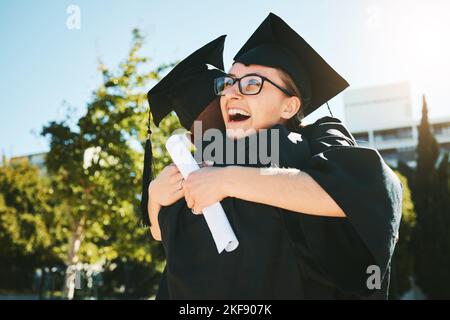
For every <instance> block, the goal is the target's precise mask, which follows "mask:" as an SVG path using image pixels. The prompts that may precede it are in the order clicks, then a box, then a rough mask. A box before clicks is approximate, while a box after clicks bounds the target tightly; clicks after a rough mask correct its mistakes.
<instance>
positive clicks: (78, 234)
mask: <svg viewBox="0 0 450 320" xmlns="http://www.w3.org/2000/svg"><path fill="white" fill-rule="evenodd" d="M85 220H86V219H85V217H84V216H82V217H81V218H80V219H79V220H78V223H77V225H76V227H75V229H74V230H73V232H72V239H71V241H70V247H69V255H68V257H67V263H66V265H67V269H66V277H65V279H64V297H65V298H66V299H68V300H72V299H73V297H74V295H75V289H76V288H75V284H76V283H75V280H76V276H77V269H76V264H77V262H78V251H79V250H80V246H81V242H82V241H83V238H84V223H85Z"/></svg>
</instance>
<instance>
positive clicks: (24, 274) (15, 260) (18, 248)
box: [0, 160, 58, 290]
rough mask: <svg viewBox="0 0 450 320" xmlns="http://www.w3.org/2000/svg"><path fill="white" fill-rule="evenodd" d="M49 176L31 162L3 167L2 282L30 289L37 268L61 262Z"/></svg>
mask: <svg viewBox="0 0 450 320" xmlns="http://www.w3.org/2000/svg"><path fill="white" fill-rule="evenodd" d="M52 194H53V189H52V188H51V186H50V184H49V181H48V179H45V177H42V176H40V174H39V170H38V168H37V167H35V166H31V165H29V163H28V161H22V162H19V163H15V164H14V165H13V164H9V163H7V162H6V160H4V161H3V164H2V166H1V167H0V279H1V280H0V282H1V286H2V287H3V288H8V289H16V290H17V289H27V288H28V289H29V288H30V284H31V279H32V273H33V271H34V269H35V268H37V267H41V266H42V265H44V264H51V263H54V262H58V259H57V256H56V254H55V253H54V251H53V247H54V245H55V244H56V241H55V239H54V237H53V234H52V230H53V226H55V225H57V216H56V213H55V212H54V211H53V210H52V207H53V203H52V200H51V198H52Z"/></svg>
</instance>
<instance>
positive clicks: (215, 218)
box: [166, 134, 239, 253]
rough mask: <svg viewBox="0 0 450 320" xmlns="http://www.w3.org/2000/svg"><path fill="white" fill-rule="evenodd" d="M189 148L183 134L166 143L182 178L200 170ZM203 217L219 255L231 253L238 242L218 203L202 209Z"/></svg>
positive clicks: (189, 144) (189, 143)
mask: <svg viewBox="0 0 450 320" xmlns="http://www.w3.org/2000/svg"><path fill="white" fill-rule="evenodd" d="M189 146H191V142H190V141H189V139H188V138H187V137H186V136H185V135H183V134H175V135H173V136H171V137H170V138H169V139H168V140H167V143H166V148H167V151H168V152H169V154H170V156H171V158H172V160H173V162H174V163H175V165H176V166H177V167H178V170H180V172H181V175H182V176H183V177H184V178H187V176H188V175H189V174H190V173H191V172H193V171H195V170H198V169H199V168H200V167H199V166H198V164H197V162H196V161H195V159H194V157H193V156H192V154H191V152H190V151H189ZM203 216H204V217H205V220H206V223H207V225H208V227H209V230H210V231H211V234H212V237H213V239H214V242H215V243H216V247H217V251H218V252H219V253H221V252H222V251H223V250H224V249H225V251H227V252H231V251H233V250H235V249H236V248H237V247H238V245H239V241H238V240H237V238H236V235H235V234H234V231H233V229H232V228H231V225H230V222H229V221H228V219H227V216H226V214H225V212H224V211H223V208H222V205H221V204H220V203H219V202H216V203H214V204H212V205H211V206H209V207H207V208H204V209H203Z"/></svg>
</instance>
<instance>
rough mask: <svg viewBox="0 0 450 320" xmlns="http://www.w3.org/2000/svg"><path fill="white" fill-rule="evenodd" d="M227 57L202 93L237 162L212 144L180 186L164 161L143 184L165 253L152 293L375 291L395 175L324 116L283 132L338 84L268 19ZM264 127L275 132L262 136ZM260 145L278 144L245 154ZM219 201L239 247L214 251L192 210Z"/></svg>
mask: <svg viewBox="0 0 450 320" xmlns="http://www.w3.org/2000/svg"><path fill="white" fill-rule="evenodd" d="M234 60H235V62H234V64H233V66H232V68H231V69H230V71H229V73H228V74H221V75H219V76H218V77H216V78H215V80H214V90H215V93H216V94H217V95H220V111H221V114H222V117H223V122H224V125H225V129H226V136H227V137H226V141H227V142H229V141H232V142H235V143H236V144H239V143H241V142H243V143H244V145H246V146H247V147H246V149H245V151H244V154H243V155H242V156H243V158H244V159H245V161H244V162H243V163H239V165H236V162H235V160H236V158H235V157H231V159H232V160H231V161H229V158H228V157H227V153H229V151H230V150H229V149H228V148H224V150H222V151H224V154H223V157H224V158H223V159H224V161H223V162H221V163H224V165H219V164H217V163H216V164H214V166H213V167H206V168H202V169H200V170H197V171H195V172H193V173H191V174H190V175H189V176H188V177H187V179H186V180H185V181H184V182H183V183H181V184H180V183H179V181H180V179H181V177H180V173H179V172H178V170H177V168H176V167H174V166H169V167H166V168H165V169H164V170H163V172H162V173H161V174H160V176H158V177H157V178H156V179H155V180H153V181H152V183H151V184H150V187H149V189H148V194H149V199H150V200H149V202H148V208H149V213H150V220H151V221H152V234H153V236H154V237H155V238H156V239H158V240H162V241H163V245H164V248H165V251H166V257H167V264H166V268H165V270H164V274H163V277H162V279H161V285H160V290H159V294H158V298H159V299H171V298H172V299H282V298H285V299H300V298H305V299H314V298H316V299H317V298H322V299H339V298H365V297H371V298H386V297H387V290H388V284H389V270H390V259H391V256H392V253H393V250H394V247H395V241H396V237H397V232H398V227H399V220H400V215H401V198H402V196H401V184H400V182H399V180H398V179H397V177H396V176H395V174H394V173H393V172H392V171H391V170H390V169H389V167H388V166H387V165H386V164H385V163H384V162H383V160H382V159H381V157H380V156H379V154H378V153H377V151H376V150H372V149H368V148H360V147H358V146H357V144H356V142H355V140H354V138H353V136H352V135H351V134H350V133H349V132H348V130H347V129H346V128H345V127H344V126H343V124H342V123H341V122H340V121H339V120H338V119H336V118H331V117H324V118H322V119H319V120H318V121H316V122H315V123H314V124H311V125H307V126H303V127H302V126H296V127H294V128H293V129H294V130H292V131H294V132H292V131H291V130H289V129H288V127H287V126H288V124H289V123H290V124H291V125H292V121H294V123H297V124H299V121H298V120H300V119H301V117H302V116H306V115H308V114H310V113H311V112H313V111H314V110H316V109H317V108H319V107H320V106H321V105H322V104H323V103H325V102H326V101H328V100H329V99H331V98H333V97H334V96H335V95H337V94H338V93H340V92H341V91H343V90H344V89H345V88H346V87H347V86H348V83H347V82H346V81H345V80H344V79H343V78H342V77H341V76H340V75H339V74H337V73H336V72H335V71H334V70H333V69H332V68H331V67H330V66H329V65H328V64H327V63H326V62H325V61H324V60H323V59H322V58H321V57H320V56H319V55H318V54H317V53H316V52H315V51H314V50H313V49H312V48H311V47H310V46H309V45H308V44H307V43H306V42H305V41H304V40H303V39H302V38H301V37H300V36H299V35H298V34H297V33H296V32H295V31H294V30H292V29H291V28H290V27H289V26H288V25H287V24H286V23H285V22H284V21H283V20H282V19H281V18H279V17H277V16H275V15H274V14H270V15H269V16H268V17H267V18H266V20H264V22H263V23H262V24H261V25H260V26H259V27H258V29H257V30H256V31H255V33H254V34H253V35H252V36H251V37H250V39H249V40H248V41H247V42H246V44H245V45H244V46H243V47H242V49H241V50H240V51H239V52H238V53H237V54H236V56H235V58H234ZM179 76H180V77H182V75H179ZM212 85H213V82H212V81H211V83H210V84H206V83H205V85H204V88H203V90H202V92H207V91H208V90H209V88H210V86H212ZM187 92H189V94H190V95H193V96H194V95H195V94H196V91H195V90H193V88H189V89H188V88H185V91H184V94H187ZM171 96H172V97H173V96H174V93H173V92H172V93H171ZM188 105H190V104H186V106H185V107H186V108H187V106H188ZM291 119H294V120H291ZM264 130H268V131H270V133H271V134H273V133H275V132H276V133H277V134H276V135H271V139H269V140H268V141H264V140H263V139H261V137H262V135H261V133H262V132H264ZM274 137H275V138H274ZM252 141H256V142H257V143H254V145H252V143H251V142H252ZM265 143H267V144H277V145H278V146H279V149H278V150H279V155H278V156H279V159H280V160H279V166H278V167H272V166H271V165H270V163H269V164H263V163H262V161H260V160H261V159H259V158H257V161H256V162H255V163H251V162H250V161H248V160H249V159H250V158H251V156H252V152H255V151H256V152H255V153H256V154H257V155H258V154H260V153H259V152H258V149H259V148H263V147H267V145H265ZM266 150H267V149H266ZM233 161H234V162H233ZM179 186H182V188H181V189H180V187H179ZM219 201H220V202H221V204H222V206H223V208H224V210H225V212H226V214H227V217H228V220H229V221H230V224H231V225H232V227H233V229H234V231H235V233H236V236H237V238H238V239H239V243H240V245H239V247H238V248H237V249H236V250H235V251H233V252H227V253H222V254H220V255H218V254H217V251H216V249H215V247H214V244H213V242H212V241H211V235H210V233H209V230H208V227H207V225H206V223H205V220H204V219H202V216H201V215H200V214H201V212H202V210H203V209H204V208H206V207H208V206H210V205H212V204H213V203H216V202H219ZM192 213H196V214H197V215H193V214H192ZM374 265H376V266H378V268H379V269H380V273H379V279H377V280H378V281H377V283H378V282H379V283H380V285H379V286H377V287H376V290H375V291H373V288H374V287H373V286H368V285H367V278H368V276H369V275H370V274H367V271H368V270H372V269H373V266H374Z"/></svg>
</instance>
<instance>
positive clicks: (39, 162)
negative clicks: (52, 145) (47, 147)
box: [9, 152, 47, 175]
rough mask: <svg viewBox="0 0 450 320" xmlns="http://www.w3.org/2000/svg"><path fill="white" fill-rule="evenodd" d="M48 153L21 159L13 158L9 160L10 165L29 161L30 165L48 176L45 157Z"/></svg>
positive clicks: (25, 156) (21, 157)
mask: <svg viewBox="0 0 450 320" xmlns="http://www.w3.org/2000/svg"><path fill="white" fill-rule="evenodd" d="M46 154H47V153H46V152H41V153H35V154H29V155H24V156H19V157H12V158H11V159H9V163H10V164H15V163H20V162H22V161H28V163H29V164H31V165H34V166H36V167H38V168H39V171H40V172H41V174H43V175H46V174H47V168H46V166H45V156H46Z"/></svg>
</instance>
